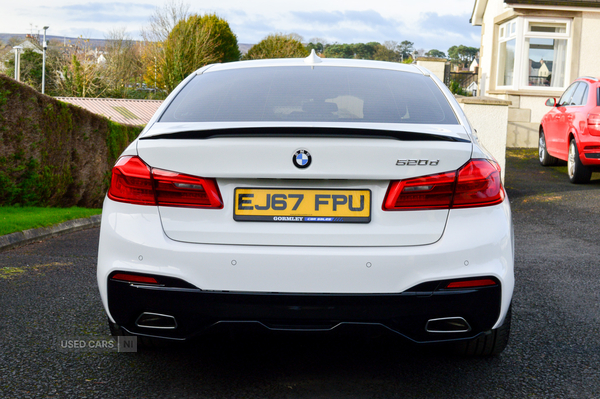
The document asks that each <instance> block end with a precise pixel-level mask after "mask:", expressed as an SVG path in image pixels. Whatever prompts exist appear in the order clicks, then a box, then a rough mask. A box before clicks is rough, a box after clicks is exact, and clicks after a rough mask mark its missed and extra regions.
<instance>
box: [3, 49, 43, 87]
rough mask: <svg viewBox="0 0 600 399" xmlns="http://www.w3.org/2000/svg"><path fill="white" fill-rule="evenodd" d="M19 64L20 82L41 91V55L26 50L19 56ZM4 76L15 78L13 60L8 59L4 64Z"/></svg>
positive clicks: (11, 58)
mask: <svg viewBox="0 0 600 399" xmlns="http://www.w3.org/2000/svg"><path fill="white" fill-rule="evenodd" d="M20 63H21V75H20V79H21V82H23V83H25V84H27V85H29V86H31V87H33V88H34V89H36V90H41V89H42V54H39V53H37V52H35V51H33V50H31V49H28V48H26V49H25V50H23V52H22V53H21V55H20ZM5 66H6V74H7V75H8V76H11V77H14V76H15V58H14V54H13V57H9V59H8V60H7V61H6V62H5ZM46 74H48V65H46Z"/></svg>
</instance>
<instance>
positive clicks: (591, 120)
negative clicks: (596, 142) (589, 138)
mask: <svg viewBox="0 0 600 399" xmlns="http://www.w3.org/2000/svg"><path fill="white" fill-rule="evenodd" d="M587 124H588V129H589V131H590V134H592V135H594V136H600V114H588V118H587Z"/></svg>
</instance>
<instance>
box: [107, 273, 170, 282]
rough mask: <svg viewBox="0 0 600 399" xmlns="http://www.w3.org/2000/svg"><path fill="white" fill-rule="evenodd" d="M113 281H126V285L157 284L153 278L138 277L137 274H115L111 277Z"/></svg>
mask: <svg viewBox="0 0 600 399" xmlns="http://www.w3.org/2000/svg"><path fill="white" fill-rule="evenodd" d="M111 278H112V279H113V280H119V281H126V282H128V283H144V284H158V281H156V279H155V278H154V277H147V276H139V275H137V274H126V273H117V274H115V275H113V276H112V277H111Z"/></svg>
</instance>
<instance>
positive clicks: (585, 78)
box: [575, 76, 599, 83]
mask: <svg viewBox="0 0 600 399" xmlns="http://www.w3.org/2000/svg"><path fill="white" fill-rule="evenodd" d="M575 80H576V81H582V80H585V81H587V82H589V83H598V81H599V80H598V78H595V77H593V76H580V77H578V78H577V79H575Z"/></svg>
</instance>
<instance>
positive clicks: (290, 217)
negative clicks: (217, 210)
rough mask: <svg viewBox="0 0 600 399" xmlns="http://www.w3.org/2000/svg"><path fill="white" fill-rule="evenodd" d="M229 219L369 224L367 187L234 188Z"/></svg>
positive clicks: (369, 202) (369, 205) (368, 194)
mask: <svg viewBox="0 0 600 399" xmlns="http://www.w3.org/2000/svg"><path fill="white" fill-rule="evenodd" d="M233 219H234V220H238V221H257V222H301V223H302V222H303V223H369V222H370V221H371V190H320V189H319V190H317V189H283V188H282V189H279V188H277V189H273V188H236V189H235V204H234V211H233Z"/></svg>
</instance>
